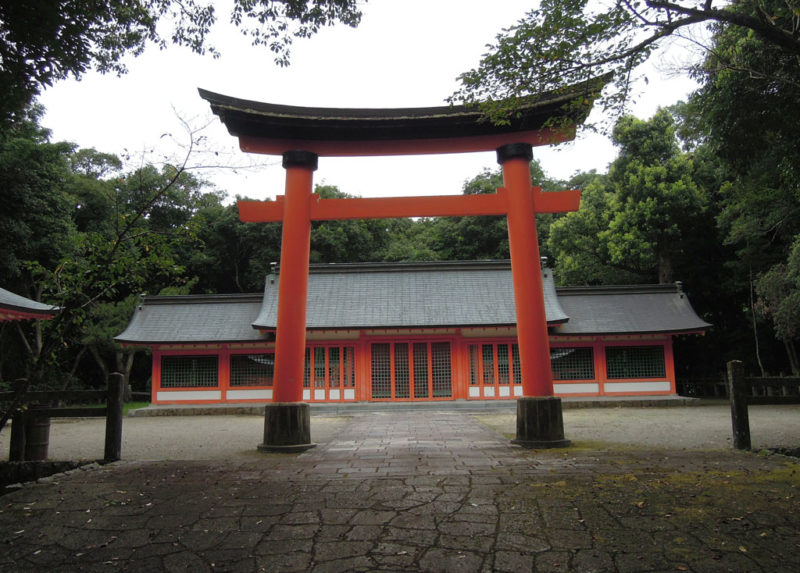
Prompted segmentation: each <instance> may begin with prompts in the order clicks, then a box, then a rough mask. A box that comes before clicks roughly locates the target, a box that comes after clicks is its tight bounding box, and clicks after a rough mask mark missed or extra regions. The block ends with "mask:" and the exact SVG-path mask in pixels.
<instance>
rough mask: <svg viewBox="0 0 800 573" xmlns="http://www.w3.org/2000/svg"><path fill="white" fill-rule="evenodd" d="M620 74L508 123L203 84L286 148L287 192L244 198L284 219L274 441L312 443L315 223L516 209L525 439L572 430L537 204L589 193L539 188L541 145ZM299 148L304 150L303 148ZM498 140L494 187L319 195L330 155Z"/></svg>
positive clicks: (225, 110) (548, 439) (550, 97)
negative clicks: (549, 308)
mask: <svg viewBox="0 0 800 573" xmlns="http://www.w3.org/2000/svg"><path fill="white" fill-rule="evenodd" d="M610 79H611V78H610V76H606V77H600V78H596V79H592V80H588V81H586V82H583V83H581V84H576V85H574V86H569V87H567V88H564V89H560V90H557V91H554V92H551V93H544V94H538V95H537V96H536V97H532V98H524V99H521V100H517V101H516V102H515V104H514V105H515V107H516V111H515V112H514V114H513V115H511V116H510V117H509V118H508V121H507V122H504V123H502V124H498V123H496V122H493V121H491V120H489V118H487V117H486V116H485V115H484V113H483V112H482V111H481V109H480V107H477V106H445V107H433V108H402V109H353V108H340V109H332V108H308V107H296V106H286V105H276V104H270V103H265V102H257V101H249V100H242V99H238V98H233V97H230V96H225V95H221V94H215V93H212V92H208V91H205V90H199V92H200V96H201V97H202V98H204V99H206V100H207V101H208V102H209V103H210V104H211V109H212V111H213V112H214V113H215V114H217V115H218V116H219V118H220V119H221V120H222V122H223V123H224V124H225V125H226V127H227V128H228V131H229V132H230V133H231V135H234V136H236V137H238V138H239V146H240V148H241V149H242V150H243V151H246V152H250V153H264V154H273V155H282V156H283V166H284V168H285V169H286V194H285V196H284V197H278V198H277V200H276V201H240V202H239V213H240V218H241V219H242V221H249V222H261V221H264V222H266V221H282V222H283V236H282V244H281V274H280V284H279V287H278V323H277V332H276V348H275V379H274V394H273V403H271V404H269V405H267V406H266V413H265V419H264V442H263V443H262V444H261V445H259V449H260V450H264V451H302V450H304V449H307V448H310V447H313V444H312V443H311V429H310V408H309V405H308V404H305V403H303V402H302V397H303V361H304V357H305V335H306V331H305V326H306V300H307V294H308V262H309V243H310V237H311V221H317V220H324V219H358V218H391V217H437V216H468V215H504V216H507V218H508V234H509V243H510V247H511V271H512V275H513V284H514V298H515V302H516V312H517V336H518V340H519V351H520V367H521V373H522V387H523V397H522V398H521V399H519V400H518V402H517V437H516V439H515V440H514V442H515V443H518V444H520V445H523V446H527V447H536V448H542V447H557V446H562V445H565V444H567V443H568V441H567V440H565V439H564V430H563V423H562V419H561V400H560V399H559V398H555V397H554V396H553V381H552V373H551V367H550V351H549V342H548V337H547V319H546V316H545V308H544V296H543V291H542V276H541V270H540V266H539V265H540V259H539V245H538V242H537V236H536V218H535V217H536V213H548V212H550V213H552V212H560V211H572V210H576V209H577V208H578V204H579V201H580V193H579V192H578V191H562V192H557V193H542V191H541V189H540V188H538V187H531V182H530V161H531V159H532V157H533V153H532V146H533V145H549V144H554V143H560V142H563V141H569V140H571V139H573V138H574V136H575V128H576V126H577V125H579V124H580V123H582V122H583V121H584V120H585V119H586V117H587V115H588V114H589V111H590V110H591V106H592V102H593V100H594V98H595V97H597V95H598V94H599V92H600V90H601V89H602V88H603V86H604V85H605V84H606V83H607V82H608V81H609V80H610ZM292 150H294V151H292ZM491 150H496V152H497V159H498V162H499V163H500V164H501V165H502V166H503V184H504V187H503V188H501V189H498V191H497V193H496V194H491V195H468V196H446V197H405V198H387V199H320V198H319V197H318V196H315V195H314V194H313V192H312V191H313V172H314V171H315V170H316V168H317V161H318V157H319V156H333V157H337V156H338V157H352V156H376V155H404V154H412V155H420V154H426V153H436V154H441V153H462V152H474V151H491Z"/></svg>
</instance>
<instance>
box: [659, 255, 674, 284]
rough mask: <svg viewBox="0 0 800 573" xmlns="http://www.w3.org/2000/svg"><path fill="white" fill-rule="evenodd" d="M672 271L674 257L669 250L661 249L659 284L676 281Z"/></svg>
mask: <svg viewBox="0 0 800 573" xmlns="http://www.w3.org/2000/svg"><path fill="white" fill-rule="evenodd" d="M674 278H675V277H674V274H673V270H672V257H671V256H670V254H669V252H668V251H667V249H665V248H662V249H659V253H658V282H659V284H662V285H663V284H669V283H671V282H673V281H674Z"/></svg>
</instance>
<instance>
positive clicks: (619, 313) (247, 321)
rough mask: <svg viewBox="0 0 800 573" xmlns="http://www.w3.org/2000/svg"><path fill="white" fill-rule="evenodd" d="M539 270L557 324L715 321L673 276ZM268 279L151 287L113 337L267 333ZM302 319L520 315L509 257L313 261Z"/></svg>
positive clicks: (508, 318) (327, 323) (274, 285)
mask: <svg viewBox="0 0 800 573" xmlns="http://www.w3.org/2000/svg"><path fill="white" fill-rule="evenodd" d="M542 277H543V284H544V294H545V309H546V312H547V320H548V323H549V324H550V325H551V326H552V327H554V329H553V333H554V334H564V335H579V334H628V333H676V332H690V331H698V330H704V329H706V328H707V327H708V326H710V325H709V324H708V323H706V322H704V321H702V320H701V319H700V318H699V317H698V316H697V315H696V314H695V312H694V310H693V309H692V307H691V305H690V304H689V301H688V299H687V297H686V295H685V294H684V293H683V292H682V291H681V288H680V285H677V284H671V285H644V286H612V287H580V288H579V287H567V288H559V289H556V288H555V286H554V283H553V275H552V272H551V271H550V270H549V269H544V270H543V271H542ZM272 279H274V280H272ZM272 279H271V278H270V277H268V279H267V284H266V286H265V289H264V295H263V297H262V295H259V294H248V295H212V296H157V297H145V299H144V301H143V302H142V304H141V305H140V306H139V308H138V309H137V310H136V313H135V314H134V316H133V319H132V320H131V323H130V324H129V325H128V328H127V329H126V330H125V332H123V333H122V334H120V335H119V336H118V337H117V340H118V341H120V342H129V343H133V344H167V343H181V342H182V343H200V342H247V341H258V340H266V339H267V336H269V335H268V334H266V333H264V332H262V331H270V330H274V329H275V327H276V317H277V308H278V282H279V281H278V279H277V278H275V277H272ZM306 320H307V327H308V328H309V329H342V328H353V329H355V328H420V327H443V326H446V327H457V326H478V327H480V326H508V325H514V324H516V312H515V309H514V296H513V288H512V282H511V267H510V264H509V263H508V261H484V262H441V263H405V264H378V265H350V264H334V265H314V266H312V267H311V272H310V274H309V293H308V306H307V317H306ZM259 329H260V330H259Z"/></svg>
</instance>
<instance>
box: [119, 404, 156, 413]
mask: <svg viewBox="0 0 800 573" xmlns="http://www.w3.org/2000/svg"><path fill="white" fill-rule="evenodd" d="M149 405H150V402H126V403H125V405H124V406H123V407H122V415H123V416H127V415H128V412H130V411H131V410H138V409H139V408H147V407H148V406H149Z"/></svg>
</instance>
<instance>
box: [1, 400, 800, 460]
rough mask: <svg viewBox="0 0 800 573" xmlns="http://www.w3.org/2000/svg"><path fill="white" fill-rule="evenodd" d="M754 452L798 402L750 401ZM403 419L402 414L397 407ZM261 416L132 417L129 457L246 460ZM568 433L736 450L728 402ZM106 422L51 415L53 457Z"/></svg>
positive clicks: (328, 419) (99, 437)
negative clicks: (765, 403) (759, 403)
mask: <svg viewBox="0 0 800 573" xmlns="http://www.w3.org/2000/svg"><path fill="white" fill-rule="evenodd" d="M749 410H750V431H751V435H752V443H753V449H756V450H757V449H762V448H797V447H798V446H800V406H797V405H787V406H751V407H750V409H749ZM394 414H396V415H398V416H402V415H403V413H402V412H400V411H395V412H394ZM370 415H375V414H374V413H370V412H363V413H357V414H352V415H350V414H348V415H342V416H313V417H312V421H311V432H312V440H313V441H314V442H317V443H325V442H327V441H329V440H330V439H331V437H332V436H334V435H336V434H337V433H338V432H341V431H343V430H344V429H345V428H346V426H347V424H348V422H349V420H350V418H351V417H352V416H370ZM463 415H464V416H475V417H476V418H478V419H479V420H480V421H481V422H483V423H484V424H486V425H488V426H490V427H491V428H493V429H494V430H496V431H498V432H501V433H503V434H506V435H513V434H514V433H515V424H516V418H515V416H514V415H513V414H508V413H481V414H475V413H467V412H464V413H463ZM263 423H264V421H263V417H262V416H247V415H239V416H226V415H206V416H161V417H130V418H126V419H125V422H124V427H123V444H122V457H123V459H125V460H224V459H247V458H254V457H257V456H259V455H260V454H259V453H258V452H257V450H256V446H257V445H258V443H259V442H260V441H261V438H262V433H263ZM564 432H565V434H566V437H568V438H569V439H571V440H572V441H573V443H574V445H575V446H587V447H592V446H597V445H599V444H601V443H604V444H621V445H625V446H641V447H655V448H659V447H672V448H675V447H677V448H687V449H717V448H730V447H731V416H730V408H729V407H728V406H726V405H713V406H700V407H688V408H687V407H670V408H633V407H625V408H583V409H565V410H564ZM9 435H10V430H9V429H8V428H6V429H5V430H4V431H3V432H2V434H0V459H7V458H8V440H9ZM104 436H105V421H104V420H103V419H97V418H87V419H77V420H75V419H53V420H52V423H51V431H50V450H49V451H50V458H51V459H55V460H65V459H72V460H77V459H96V458H100V457H102V455H103V444H104V439H105V438H104Z"/></svg>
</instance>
